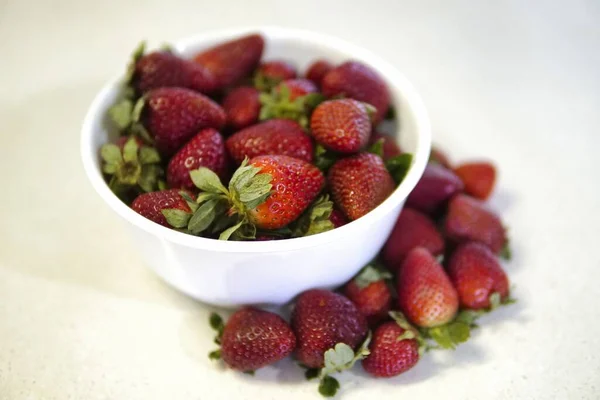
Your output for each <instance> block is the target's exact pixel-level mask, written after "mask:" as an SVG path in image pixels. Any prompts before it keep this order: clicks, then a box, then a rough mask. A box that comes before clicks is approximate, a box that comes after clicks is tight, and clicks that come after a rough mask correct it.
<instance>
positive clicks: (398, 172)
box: [381, 139, 413, 185]
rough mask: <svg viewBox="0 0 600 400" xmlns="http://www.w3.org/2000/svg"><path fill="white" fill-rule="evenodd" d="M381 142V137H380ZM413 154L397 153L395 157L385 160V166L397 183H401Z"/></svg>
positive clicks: (410, 163)
mask: <svg viewBox="0 0 600 400" xmlns="http://www.w3.org/2000/svg"><path fill="white" fill-rule="evenodd" d="M381 140H382V142H383V139H381ZM382 151H383V143H382ZM412 160H413V155H412V154H410V153H402V154H400V155H397V156H396V157H392V158H390V159H388V160H386V161H385V166H386V168H387V170H388V172H389V173H390V175H391V176H392V178H393V179H394V181H395V182H396V184H397V185H399V184H400V183H402V181H403V180H404V178H405V177H406V174H407V173H408V170H409V169H410V166H411V165H412Z"/></svg>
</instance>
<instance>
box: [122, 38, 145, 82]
mask: <svg viewBox="0 0 600 400" xmlns="http://www.w3.org/2000/svg"><path fill="white" fill-rule="evenodd" d="M145 52H146V42H145V41H142V42H140V43H139V44H138V46H137V47H136V48H135V50H134V51H133V54H132V55H131V61H130V62H129V65H128V66H127V71H126V72H125V79H124V81H125V83H126V84H129V83H131V80H132V79H133V75H134V74H135V65H136V64H137V62H138V60H139V59H140V58H142V57H143V56H144V53H145Z"/></svg>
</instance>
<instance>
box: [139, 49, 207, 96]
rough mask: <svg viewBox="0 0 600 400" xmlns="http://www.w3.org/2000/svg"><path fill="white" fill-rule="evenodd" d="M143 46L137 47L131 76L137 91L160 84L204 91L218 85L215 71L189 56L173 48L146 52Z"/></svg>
mask: <svg viewBox="0 0 600 400" xmlns="http://www.w3.org/2000/svg"><path fill="white" fill-rule="evenodd" d="M140 50H141V51H140ZM143 51H144V50H143V47H141V49H138V51H136V54H134V59H133V63H132V65H131V66H130V67H129V68H131V71H129V72H128V74H129V76H128V78H130V79H131V83H132V86H133V87H134V88H135V90H136V92H137V93H146V92H147V91H148V90H151V89H157V88H160V87H183V88H188V89H193V90H196V91H198V92H202V93H211V92H213V91H214V90H215V89H216V88H217V81H216V79H215V77H214V76H213V74H212V73H211V72H210V71H209V70H208V69H206V68H204V67H203V66H202V65H199V64H196V63H195V62H193V61H190V60H185V59H183V58H181V57H178V56H176V55H175V54H173V53H171V52H169V51H154V52H152V53H149V54H146V55H142V54H143Z"/></svg>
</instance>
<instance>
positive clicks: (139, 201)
mask: <svg viewBox="0 0 600 400" xmlns="http://www.w3.org/2000/svg"><path fill="white" fill-rule="evenodd" d="M180 192H181V190H179V189H169V190H162V191H160V192H150V193H143V194H140V195H139V196H138V197H136V198H135V200H133V203H131V208H132V209H133V211H135V212H137V213H138V214H140V215H142V216H144V217H146V218H148V219H149V220H151V221H154V222H156V223H157V224H160V225H162V226H166V227H167V228H171V225H169V223H168V222H167V219H166V218H165V216H164V215H163V214H162V210H166V209H176V210H182V211H185V212H189V213H191V212H192V210H191V209H190V207H189V206H188V204H187V203H186V201H185V200H184V199H183V197H181V194H180ZM188 194H189V195H190V197H192V198H193V194H191V193H188Z"/></svg>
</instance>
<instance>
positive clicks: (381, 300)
mask: <svg viewBox="0 0 600 400" xmlns="http://www.w3.org/2000/svg"><path fill="white" fill-rule="evenodd" d="M344 294H345V295H346V297H347V298H348V299H350V301H352V302H353V303H354V304H355V305H356V308H358V311H360V312H361V314H362V315H364V316H365V318H367V322H368V323H369V326H376V325H377V323H378V322H380V321H382V320H384V319H385V318H386V317H387V314H388V311H389V310H390V307H391V305H392V294H391V292H390V289H389V287H388V286H387V284H386V283H385V281H384V280H383V279H382V280H379V281H376V282H371V283H369V284H368V285H367V286H365V287H362V288H361V287H360V286H359V285H358V284H357V283H356V281H355V280H354V279H353V280H351V281H350V282H348V283H347V284H346V286H344Z"/></svg>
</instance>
